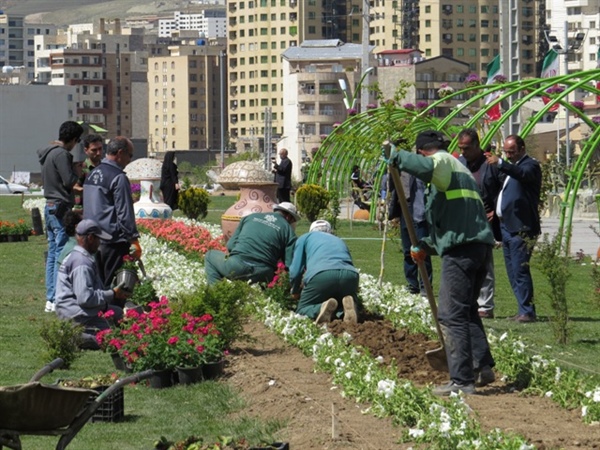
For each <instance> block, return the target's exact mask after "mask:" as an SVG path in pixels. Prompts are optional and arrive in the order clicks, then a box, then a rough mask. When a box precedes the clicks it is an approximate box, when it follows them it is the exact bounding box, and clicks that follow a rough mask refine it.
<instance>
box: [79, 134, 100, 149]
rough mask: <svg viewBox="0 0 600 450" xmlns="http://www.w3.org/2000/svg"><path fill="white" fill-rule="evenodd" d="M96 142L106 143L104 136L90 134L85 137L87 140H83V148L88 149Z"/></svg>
mask: <svg viewBox="0 0 600 450" xmlns="http://www.w3.org/2000/svg"><path fill="white" fill-rule="evenodd" d="M95 142H102V143H104V138H103V137H102V136H100V135H99V134H88V135H87V136H86V137H85V139H84V140H83V147H84V148H88V147H89V146H90V144H93V143H95Z"/></svg>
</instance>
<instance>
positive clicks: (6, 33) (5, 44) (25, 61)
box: [0, 11, 56, 81]
mask: <svg viewBox="0 0 600 450" xmlns="http://www.w3.org/2000/svg"><path fill="white" fill-rule="evenodd" d="M55 34H56V26H55V25H43V24H32V23H27V22H26V21H25V17H24V16H19V15H15V14H10V15H9V14H6V13H3V12H2V11H0V68H2V67H4V66H12V67H22V68H24V69H25V71H26V76H25V78H26V79H27V80H28V81H33V80H34V77H35V70H34V69H35V58H34V50H35V42H34V38H35V36H38V35H39V36H50V35H55Z"/></svg>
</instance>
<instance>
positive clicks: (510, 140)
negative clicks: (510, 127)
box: [487, 134, 542, 323]
mask: <svg viewBox="0 0 600 450" xmlns="http://www.w3.org/2000/svg"><path fill="white" fill-rule="evenodd" d="M504 153H505V154H506V158H507V160H504V159H502V158H498V157H497V156H496V155H492V154H489V155H487V161H488V164H490V165H492V166H497V167H498V170H500V172H502V173H505V174H506V175H507V177H506V180H505V182H504V185H503V187H502V190H501V191H500V195H499V197H498V201H497V207H496V214H498V217H500V231H501V233H502V248H503V250H504V262H505V264H506V272H507V274H508V279H509V281H510V285H511V287H512V289H513V292H514V293H515V297H517V302H518V303H519V312H518V314H517V315H516V316H514V317H512V320H514V321H516V322H520V323H529V322H535V321H536V313H535V305H534V304H533V280H532V278H531V271H530V270H529V260H530V259H531V252H532V250H533V246H532V245H531V243H532V241H535V240H537V237H538V236H539V235H540V233H541V228H540V216H539V212H538V205H539V202H540V192H541V189H542V169H541V167H540V163H539V162H537V160H535V159H533V158H531V157H529V156H528V155H527V150H526V148H525V141H524V140H523V138H522V137H520V136H518V135H516V134H512V135H510V136H508V137H507V138H506V139H505V140H504Z"/></svg>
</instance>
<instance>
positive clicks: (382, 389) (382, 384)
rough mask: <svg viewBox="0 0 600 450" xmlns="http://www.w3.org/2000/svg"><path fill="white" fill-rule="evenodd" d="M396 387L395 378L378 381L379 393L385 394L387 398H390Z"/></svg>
mask: <svg viewBox="0 0 600 450" xmlns="http://www.w3.org/2000/svg"><path fill="white" fill-rule="evenodd" d="M395 388H396V382H395V381H394V380H380V381H379V383H377V393H378V394H383V395H384V396H385V398H390V397H391V396H392V394H393V393H394V389H395Z"/></svg>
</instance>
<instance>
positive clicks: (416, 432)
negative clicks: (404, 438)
mask: <svg viewBox="0 0 600 450" xmlns="http://www.w3.org/2000/svg"><path fill="white" fill-rule="evenodd" d="M424 434H425V431H424V430H421V429H420V428H411V429H410V430H408V436H409V437H411V438H420V437H421V436H423V435H424Z"/></svg>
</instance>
